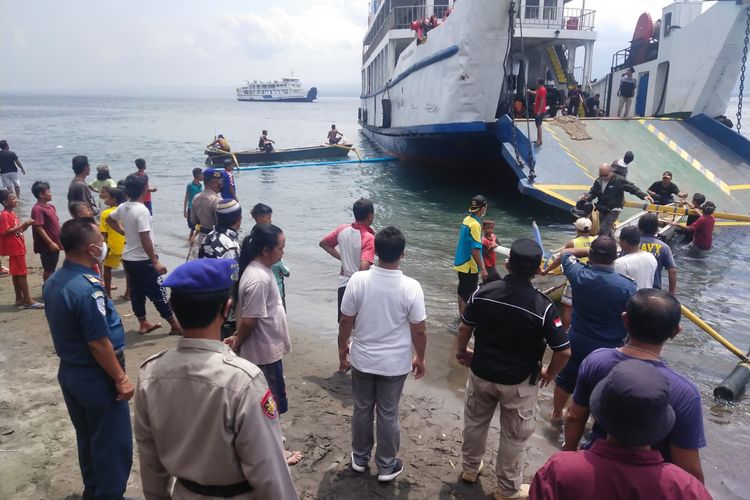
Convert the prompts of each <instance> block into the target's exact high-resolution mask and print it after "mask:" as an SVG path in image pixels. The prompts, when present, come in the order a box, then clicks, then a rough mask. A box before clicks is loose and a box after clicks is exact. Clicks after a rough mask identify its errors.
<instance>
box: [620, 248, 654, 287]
mask: <svg viewBox="0 0 750 500" xmlns="http://www.w3.org/2000/svg"><path fill="white" fill-rule="evenodd" d="M657 265H658V264H657V262H656V257H654V254H652V253H651V252H644V251H642V250H639V251H637V252H635V253H631V254H628V255H623V256H622V257H620V258H619V259H617V260H616V261H615V272H616V273H619V274H622V275H623V276H627V277H629V278H632V279H633V280H634V281H635V284H636V286H638V290H640V289H641V288H653V287H654V275H655V274H656V267H657Z"/></svg>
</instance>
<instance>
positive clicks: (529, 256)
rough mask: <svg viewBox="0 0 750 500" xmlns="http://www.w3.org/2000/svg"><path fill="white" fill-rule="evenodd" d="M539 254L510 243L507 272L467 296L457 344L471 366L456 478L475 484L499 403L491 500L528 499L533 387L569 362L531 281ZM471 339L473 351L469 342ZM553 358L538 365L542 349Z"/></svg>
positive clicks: (555, 322)
mask: <svg viewBox="0 0 750 500" xmlns="http://www.w3.org/2000/svg"><path fill="white" fill-rule="evenodd" d="M541 260H542V249H541V248H540V247H539V245H538V244H537V243H536V242H535V241H534V240H531V239H528V238H524V239H520V240H516V241H515V242H513V245H512V246H511V249H510V258H509V259H508V261H507V262H506V264H505V267H506V269H507V270H508V274H507V275H506V276H505V278H503V279H502V280H500V281H493V282H491V283H488V284H485V285H482V286H481V287H479V289H478V290H477V291H476V292H475V293H474V294H473V295H472V296H471V297H470V298H469V303H468V305H467V307H466V309H465V310H464V314H463V315H462V317H461V321H462V323H461V326H460V327H459V330H458V337H457V339H456V349H457V352H456V358H457V359H458V361H459V362H460V363H461V364H462V365H464V366H469V367H470V368H471V370H470V372H469V379H468V381H467V383H466V402H465V406H464V432H463V446H462V453H463V473H462V474H461V478H462V479H463V480H464V481H466V482H470V483H473V482H476V480H477V477H478V476H479V473H480V472H481V470H482V467H483V460H482V458H483V457H484V453H485V448H486V446H487V432H488V430H489V426H490V423H491V421H492V417H493V415H494V414H495V409H496V408H497V406H498V404H499V405H500V448H499V449H498V452H497V460H496V466H495V473H496V474H497V481H498V490H497V491H495V493H494V498H495V499H496V500H500V499H505V498H527V496H528V485H525V484H523V452H524V449H525V447H526V442H527V440H528V439H529V437H531V435H532V434H533V433H534V428H535V420H534V413H535V407H536V403H537V396H538V391H539V387H545V386H547V385H548V384H549V383H550V381H552V379H554V378H555V376H556V375H557V374H558V373H559V371H560V370H561V369H562V368H563V366H565V364H566V362H567V361H568V358H570V344H569V342H568V338H567V336H566V334H565V331H564V330H563V329H562V323H561V321H560V319H559V318H558V316H557V310H556V309H555V305H554V304H553V303H552V301H551V300H550V299H549V298H548V297H547V296H545V295H544V294H543V293H541V292H539V291H538V290H537V289H536V288H534V286H533V285H532V284H531V278H532V277H533V276H534V275H535V274H536V273H537V271H538V269H539V265H540V263H541ZM472 333H473V335H474V339H475V344H474V349H473V350H471V349H469V348H468V347H467V346H468V343H469V339H470V338H471V336H472ZM547 346H549V347H550V349H552V351H553V354H552V359H551V360H550V363H549V365H548V366H547V367H543V366H542V357H543V355H544V351H545V348H546V347H547Z"/></svg>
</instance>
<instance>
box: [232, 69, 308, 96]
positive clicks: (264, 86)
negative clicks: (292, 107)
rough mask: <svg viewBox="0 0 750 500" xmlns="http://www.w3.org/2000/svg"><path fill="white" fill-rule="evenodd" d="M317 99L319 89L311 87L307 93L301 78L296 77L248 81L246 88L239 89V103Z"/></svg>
mask: <svg viewBox="0 0 750 500" xmlns="http://www.w3.org/2000/svg"><path fill="white" fill-rule="evenodd" d="M317 97H318V89H317V88H315V87H310V89H309V90H307V91H305V89H304V88H303V87H302V83H301V82H300V80H299V78H296V77H295V76H294V75H292V76H290V77H286V78H282V79H281V80H280V81H279V80H274V81H268V82H259V81H258V80H253V81H252V83H251V82H249V81H248V82H247V85H245V86H244V87H238V88H237V100H238V101H268V102H313V101H314V100H315V99H317Z"/></svg>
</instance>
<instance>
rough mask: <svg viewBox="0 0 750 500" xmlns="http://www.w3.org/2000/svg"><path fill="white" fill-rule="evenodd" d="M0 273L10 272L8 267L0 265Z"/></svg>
mask: <svg viewBox="0 0 750 500" xmlns="http://www.w3.org/2000/svg"><path fill="white" fill-rule="evenodd" d="M0 274H10V269H8V268H7V267H5V266H0Z"/></svg>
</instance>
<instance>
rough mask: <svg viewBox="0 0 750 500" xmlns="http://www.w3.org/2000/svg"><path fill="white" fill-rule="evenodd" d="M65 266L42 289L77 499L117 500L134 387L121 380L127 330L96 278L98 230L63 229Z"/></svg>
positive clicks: (124, 473) (72, 225)
mask: <svg viewBox="0 0 750 500" xmlns="http://www.w3.org/2000/svg"><path fill="white" fill-rule="evenodd" d="M60 241H61V243H62V247H63V249H65V262H64V264H63V266H62V268H60V269H59V270H58V271H57V272H55V273H54V274H53V275H52V276H51V277H50V278H49V279H48V280H47V281H46V282H45V284H44V288H43V294H44V299H45V301H46V307H47V308H46V309H45V313H46V315H47V322H48V323H49V328H50V333H51V335H52V342H53V344H54V347H55V352H56V353H57V355H58V356H59V358H60V368H59V370H58V373H57V380H58V382H59V383H60V388H61V389H62V393H63V398H64V400H65V404H66V406H67V408H68V414H69V415H70V420H71V421H72V422H73V426H74V427H75V430H76V438H77V441H78V460H79V465H80V468H81V476H82V478H83V484H84V490H83V495H82V496H83V498H122V496H123V494H124V493H125V488H126V486H127V481H128V476H129V475H130V467H131V465H132V461H133V445H132V431H131V427H130V410H129V407H128V403H127V401H128V400H129V399H130V398H132V397H133V390H134V389H133V384H132V383H131V382H130V380H129V379H128V376H127V375H126V374H125V355H124V353H123V350H124V348H125V330H124V329H123V326H122V320H121V319H120V316H119V315H118V314H117V311H116V310H115V307H114V305H113V304H112V301H111V300H110V299H109V298H108V297H107V293H106V291H105V290H104V285H103V283H102V282H101V281H100V279H99V276H97V275H96V274H94V272H93V271H92V270H91V268H92V266H94V265H95V264H97V263H98V262H101V261H102V260H103V258H104V256H105V255H106V254H107V246H106V243H104V239H103V238H102V235H101V233H100V232H99V228H98V227H97V226H95V225H94V224H92V223H91V222H88V221H86V220H82V219H73V220H69V221H67V222H66V223H65V224H63V226H62V230H61V234H60Z"/></svg>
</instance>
